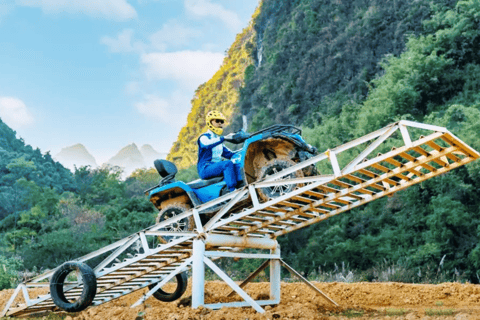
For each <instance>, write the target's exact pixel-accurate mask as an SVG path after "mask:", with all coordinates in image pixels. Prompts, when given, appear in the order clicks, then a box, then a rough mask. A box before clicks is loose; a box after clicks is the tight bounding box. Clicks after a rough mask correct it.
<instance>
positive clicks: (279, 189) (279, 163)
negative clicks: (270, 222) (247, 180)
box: [258, 158, 303, 201]
mask: <svg viewBox="0 0 480 320" xmlns="http://www.w3.org/2000/svg"><path fill="white" fill-rule="evenodd" d="M295 164H296V162H295V161H293V160H290V159H278V158H276V159H272V160H270V161H268V162H267V163H266V164H265V166H263V168H262V169H261V170H260V174H259V177H258V180H262V179H264V178H266V177H267V176H271V175H274V174H276V173H278V172H280V171H282V170H283V169H286V168H289V167H291V166H293V165H295ZM302 177H303V172H302V170H297V171H295V172H292V173H290V174H289V175H287V176H285V177H283V178H282V179H295V178H302ZM300 186H301V184H285V185H280V186H272V187H264V188H259V189H258V195H259V196H260V198H261V199H262V200H263V201H268V200H270V199H274V198H277V197H280V196H282V195H284V194H285V193H288V192H291V191H293V190H295V189H296V188H298V187H300Z"/></svg>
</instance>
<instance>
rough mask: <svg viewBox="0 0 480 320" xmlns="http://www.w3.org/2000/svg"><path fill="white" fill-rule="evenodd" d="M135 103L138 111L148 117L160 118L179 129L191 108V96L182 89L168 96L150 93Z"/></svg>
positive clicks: (161, 120)
mask: <svg viewBox="0 0 480 320" xmlns="http://www.w3.org/2000/svg"><path fill="white" fill-rule="evenodd" d="M134 105H135V108H136V109H137V111H138V112H140V113H141V114H143V115H145V116H147V117H148V118H152V119H154V120H159V121H160V122H163V123H165V124H168V125H169V126H172V127H175V129H178V130H180V128H181V127H182V126H183V125H185V122H186V119H187V115H188V112H189V111H190V108H191V106H190V97H188V96H186V95H184V94H183V93H182V92H180V91H175V92H173V93H172V95H171V96H170V97H168V98H162V97H160V96H158V95H155V94H148V95H145V97H144V99H143V101H141V102H137V103H135V104H134Z"/></svg>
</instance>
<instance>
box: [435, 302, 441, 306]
mask: <svg viewBox="0 0 480 320" xmlns="http://www.w3.org/2000/svg"><path fill="white" fill-rule="evenodd" d="M435 305H436V306H439V307H440V306H443V302H442V301H437V302H435Z"/></svg>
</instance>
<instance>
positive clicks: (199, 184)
mask: <svg viewBox="0 0 480 320" xmlns="http://www.w3.org/2000/svg"><path fill="white" fill-rule="evenodd" d="M222 180H223V177H214V178H211V179H206V180H203V179H197V180H195V181H192V182H189V183H187V185H188V186H189V187H190V188H192V189H200V188H203V187H206V186H209V185H212V184H215V183H218V182H221V181H222Z"/></svg>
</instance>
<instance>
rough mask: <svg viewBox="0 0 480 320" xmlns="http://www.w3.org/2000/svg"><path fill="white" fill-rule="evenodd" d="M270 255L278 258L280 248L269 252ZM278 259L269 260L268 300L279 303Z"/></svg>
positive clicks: (279, 271) (279, 277) (279, 279)
mask: <svg viewBox="0 0 480 320" xmlns="http://www.w3.org/2000/svg"><path fill="white" fill-rule="evenodd" d="M270 253H271V254H272V255H278V256H280V246H277V247H276V248H275V249H273V250H270ZM281 280H282V278H281V270H280V258H278V259H271V260H270V299H271V300H275V301H280V282H281Z"/></svg>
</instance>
